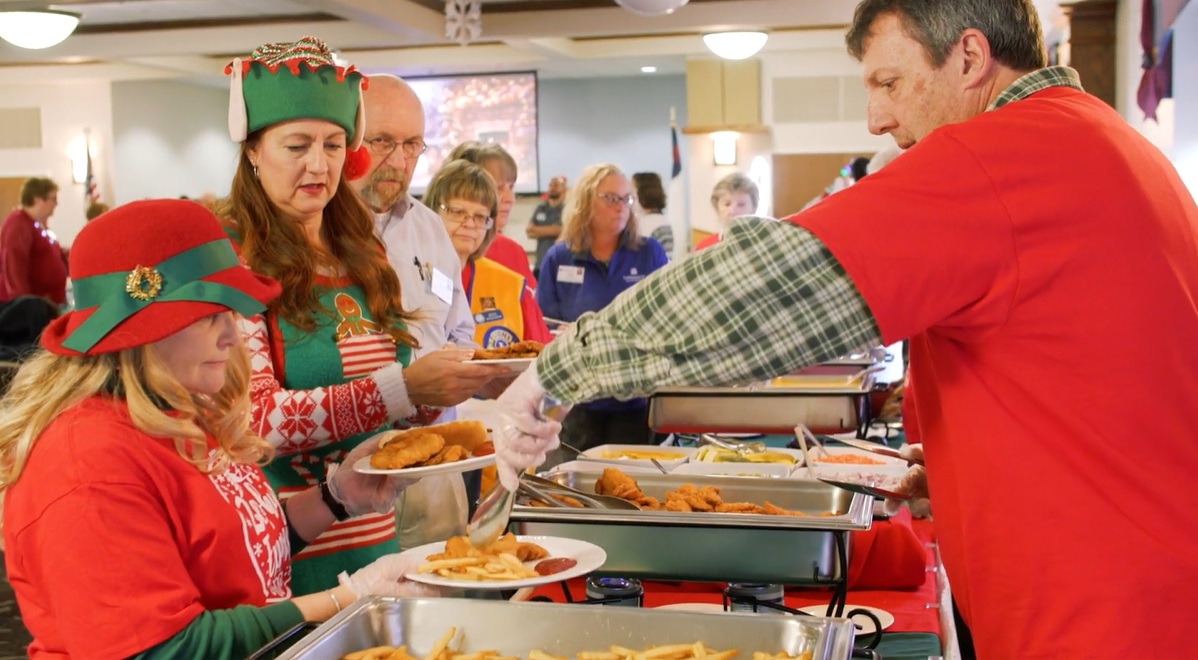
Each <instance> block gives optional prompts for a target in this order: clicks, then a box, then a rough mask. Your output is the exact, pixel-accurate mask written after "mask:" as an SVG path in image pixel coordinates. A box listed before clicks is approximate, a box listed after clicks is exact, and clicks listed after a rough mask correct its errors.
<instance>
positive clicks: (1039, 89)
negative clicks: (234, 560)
mask: <svg viewBox="0 0 1198 660" xmlns="http://www.w3.org/2000/svg"><path fill="white" fill-rule="evenodd" d="M847 42H848V46H849V51H850V53H851V54H852V55H854V56H855V57H857V58H859V59H860V60H861V61H862V64H863V65H864V79H865V84H866V88H867V92H868V99H869V105H868V116H869V126H870V130H871V131H873V132H874V133H878V134H889V135H891V136H892V137H894V138H895V141H896V142H897V143H898V144H899V146H902V147H906V148H907V151H906V152H905V153H904V154H903V155H902V156H900V157H898V158H897V159H895V160H894V161H893V162H891V163H890V164H889V165H887V166H886V168H885V169H883V170H882V171H881V172H878V173H876V174H873V175H870V176H869V177H866V178H865V179H864V180H863V181H861V182H860V183H859V184H857V185H855V186H853V187H851V188H848V189H847V190H844V191H841V192H839V193H837V194H835V195H832V196H831V197H829V198H828V199H826V200H824V201H823V202H821V203H819V204H817V205H815V206H813V207H812V208H811V209H809V210H807V211H805V212H803V213H800V214H798V215H796V216H794V217H792V218H789V222H780V223H774V222H762V221H752V220H747V221H746V220H742V221H741V222H739V223H735V224H734V225H733V227H732V229H731V230H730V231H729V232H728V234H727V235H726V236H725V237H724V240H723V241H721V242H720V244H719V245H718V246H716V247H713V248H710V249H708V250H705V251H703V252H701V253H699V254H697V255H695V256H692V257H691V258H690V259H687V260H685V261H683V262H682V263H680V264H677V265H676V266H675V267H673V268H670V269H666V270H664V271H662V272H661V273H655V274H654V275H652V276H650V277H648V278H646V279H645V280H644V281H643V282H641V284H640V285H639V286H638V287H637V288H636V289H634V290H633V291H630V292H628V293H626V294H625V295H624V296H622V297H620V298H619V299H617V300H616V301H615V302H613V303H612V304H611V305H609V306H608V307H607V308H605V309H604V310H603V311H602V312H600V313H598V314H594V315H587V316H583V317H582V318H580V319H578V321H577V323H576V324H575V326H574V327H573V328H572V329H571V330H570V331H568V332H566V333H564V334H562V335H561V336H559V337H558V338H557V339H556V340H554V341H553V342H552V343H551V344H549V345H548V346H547V347H546V348H545V351H544V352H543V353H542V354H541V356H540V358H538V360H537V362H536V363H535V364H534V367H533V368H531V369H529V370H528V371H526V372H525V373H524V374H523V375H521V377H520V378H518V379H517V380H516V382H514V383H513V384H512V386H511V387H510V388H508V390H507V392H506V393H505V395H504V396H502V397H500V402H501V404H502V405H503V408H504V414H505V415H506V421H505V423H504V424H502V425H501V427H500V429H499V430H498V432H497V434H496V438H495V447H496V456H497V457H498V462H499V473H500V476H501V478H503V479H504V480H506V482H507V483H511V481H512V479H511V475H512V471H513V470H515V469H519V468H523V467H525V466H527V465H531V464H535V463H536V462H537V461H539V460H541V458H542V457H543V454H544V452H545V451H546V450H547V449H548V448H551V447H553V446H554V444H555V442H556V438H555V433H556V431H557V424H556V423H555V422H549V421H546V420H544V419H543V418H538V417H537V414H536V413H537V406H538V404H540V403H541V401H542V398H543V397H544V395H546V394H548V395H549V396H551V397H554V398H556V399H559V400H562V401H566V402H578V401H586V400H589V399H593V398H598V397H604V396H624V397H628V396H638V395H643V394H644V393H646V392H650V391H652V390H653V389H655V388H658V387H661V386H667V385H677V384H692V385H717V384H729V383H738V382H748V381H752V380H762V379H764V378H767V377H770V376H775V375H779V374H784V373H788V372H790V371H793V370H795V369H797V368H801V367H803V366H806V365H810V364H814V363H818V362H821V361H824V360H827V359H830V358H833V357H835V356H838V355H845V354H848V353H850V352H852V351H853V350H856V349H860V348H862V347H867V346H874V345H877V344H882V343H885V344H889V343H893V342H895V341H898V340H900V339H904V338H910V339H911V373H912V374H913V377H914V379H915V382H916V383H917V384H918V388H919V392H918V395H919V396H918V397H917V399H916V401H915V406H916V408H917V409H918V410H917V417H918V422H919V432H920V434H921V436H922V438H923V448H924V454H925V459H926V463H927V477H928V487H929V491H930V496H931V499H932V502H933V507H934V509H935V524H936V532H937V536H938V541H939V547H940V551H941V555H942V557H943V560H944V565H945V569H946V572H947V574H948V577H949V579H950V581H951V584H952V588H953V592H954V596H955V597H956V600H957V602H958V604H959V605H960V608H961V610H962V614H963V615H964V618H965V620H966V621H967V622H968V624H969V625H970V628H971V629H972V632H973V634H974V642H975V644H976V649H977V652H978V655H979V657H982V658H1001V659H1006V658H1166V657H1177V656H1178V654H1183V655H1184V654H1186V653H1187V651H1185V650H1184V649H1187V648H1189V647H1190V646H1192V644H1193V642H1192V640H1191V639H1190V633H1189V630H1190V618H1191V609H1192V608H1190V607H1187V606H1186V603H1187V602H1189V600H1190V598H1191V596H1192V594H1191V592H1192V591H1193V585H1195V584H1198V507H1194V506H1192V505H1191V504H1190V503H1189V502H1188V497H1187V494H1188V493H1189V492H1190V490H1191V489H1192V484H1193V482H1194V475H1195V474H1198V442H1195V440H1194V409H1195V405H1196V404H1198V378H1196V377H1195V375H1194V372H1195V369H1196V368H1198V205H1195V203H1194V199H1193V197H1192V196H1191V194H1190V192H1189V191H1187V190H1186V188H1185V185H1184V184H1183V183H1182V181H1181V179H1180V177H1179V176H1178V174H1177V171H1176V170H1175V169H1174V168H1173V166H1172V165H1171V164H1170V163H1169V161H1168V160H1167V159H1166V158H1165V156H1164V155H1163V154H1162V153H1161V152H1160V151H1159V150H1157V149H1156V148H1155V147H1153V146H1152V145H1151V144H1149V143H1148V142H1147V141H1146V140H1145V139H1143V137H1141V136H1140V135H1139V134H1137V133H1136V132H1135V131H1134V130H1133V129H1132V128H1131V127H1129V126H1128V125H1127V123H1126V122H1124V121H1123V120H1122V118H1120V117H1119V115H1118V114H1117V113H1116V112H1114V110H1112V109H1111V108H1110V107H1108V106H1106V105H1105V104H1103V103H1102V102H1101V101H1100V100H1098V99H1096V98H1094V97H1093V96H1090V95H1088V94H1086V93H1085V92H1084V91H1083V90H1082V89H1081V86H1080V83H1079V81H1078V77H1077V73H1076V72H1075V71H1073V70H1072V69H1068V68H1065V67H1047V66H1045V56H1044V50H1043V43H1042V37H1041V32H1040V26H1039V21H1038V19H1037V17H1036V9H1035V7H1034V6H1033V5H1032V3H1031V1H1030V0H953V1H952V2H928V1H927V0H865V1H864V2H862V3H861V4H860V5H859V6H858V7H857V11H856V15H855V16H854V20H853V24H852V26H851V28H850V30H849V32H848V36H847ZM695 301H701V302H702V304H696V302H695Z"/></svg>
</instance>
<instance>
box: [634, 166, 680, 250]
mask: <svg viewBox="0 0 1198 660" xmlns="http://www.w3.org/2000/svg"><path fill="white" fill-rule="evenodd" d="M632 186H633V187H634V188H635V189H636V209H634V211H635V212H636V223H637V226H638V227H639V228H640V232H641V236H647V237H650V238H652V239H653V240H655V241H657V242H658V243H661V249H663V250H665V251H666V256H667V257H669V258H671V259H672V258H674V256H675V255H674V228H673V227H671V226H670V220H669V219H668V218H666V216H665V213H664V211H665V209H666V191H665V188H663V187H662V185H661V177H660V176H658V174H657V172H637V173H636V174H633V175H632Z"/></svg>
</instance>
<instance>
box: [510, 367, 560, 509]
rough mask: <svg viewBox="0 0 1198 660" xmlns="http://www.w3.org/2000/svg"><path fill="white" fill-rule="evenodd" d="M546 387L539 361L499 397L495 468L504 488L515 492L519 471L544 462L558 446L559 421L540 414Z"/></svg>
mask: <svg viewBox="0 0 1198 660" xmlns="http://www.w3.org/2000/svg"><path fill="white" fill-rule="evenodd" d="M544 399H545V388H543V387H541V380H540V379H539V378H537V363H536V362H533V363H532V365H531V366H529V368H528V369H527V370H526V371H525V372H524V373H522V374H520V377H519V378H517V379H516V380H515V381H513V382H512V384H511V385H509V386H508V388H507V390H505V391H504V393H503V394H501V395H500V396H499V399H497V402H498V403H499V428H498V429H497V430H496V431H495V433H494V435H493V440H494V442H495V467H496V471H497V472H498V475H499V481H500V483H502V484H503V487H504V488H507V489H508V490H511V491H514V490H516V488H517V487H518V486H519V485H520V476H519V475H520V473H521V472H523V471H524V470H525V469H527V468H530V467H536V466H537V465H540V464H541V463H544V462H545V454H546V452H549V451H552V450H554V449H556V448H557V447H558V444H559V442H558V439H557V436H558V434H559V433H561V431H562V425H561V423H560V422H558V421H555V420H552V419H546V418H545V417H542V416H541V412H540V408H541V402H542V401H543V400H544Z"/></svg>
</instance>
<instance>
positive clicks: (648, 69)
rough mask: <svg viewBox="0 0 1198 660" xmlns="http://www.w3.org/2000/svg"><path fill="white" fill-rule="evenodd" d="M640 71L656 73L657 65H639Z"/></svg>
mask: <svg viewBox="0 0 1198 660" xmlns="http://www.w3.org/2000/svg"><path fill="white" fill-rule="evenodd" d="M641 73H657V67H655V66H643V67H641Z"/></svg>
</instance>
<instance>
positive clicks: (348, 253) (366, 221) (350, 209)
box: [218, 131, 419, 347]
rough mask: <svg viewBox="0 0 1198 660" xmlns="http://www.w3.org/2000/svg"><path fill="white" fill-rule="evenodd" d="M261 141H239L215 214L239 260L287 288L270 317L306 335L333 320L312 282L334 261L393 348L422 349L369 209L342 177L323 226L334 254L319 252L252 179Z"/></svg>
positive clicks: (254, 136)
mask: <svg viewBox="0 0 1198 660" xmlns="http://www.w3.org/2000/svg"><path fill="white" fill-rule="evenodd" d="M261 135H262V132H261V131H258V132H256V133H254V134H252V135H250V136H249V137H248V138H247V139H246V141H245V142H244V143H242V145H241V153H240V156H239V157H238V159H237V171H236V172H235V173H234V174H233V186H232V188H231V190H230V192H229V197H228V198H227V199H226V200H225V201H224V203H223V204H222V208H221V209H220V213H219V214H218V215H220V216H221V217H222V218H223V219H224V221H225V222H226V223H228V225H229V226H230V227H231V228H232V229H233V231H234V232H235V233H236V234H237V237H236V239H237V240H238V241H239V242H240V244H241V254H242V256H243V257H244V258H245V260H246V263H247V264H249V266H250V268H252V269H254V270H255V271H257V272H259V273H261V274H263V275H269V276H270V277H273V278H274V279H276V280H278V281H279V283H280V284H281V285H282V286H283V293H282V295H280V296H279V297H278V298H276V299H275V301H274V302H273V303H271V305H270V311H273V312H275V313H277V314H278V315H279V316H280V317H282V318H283V319H285V320H286V321H287V322H288V323H291V324H292V325H294V326H295V327H297V328H300V329H301V330H308V331H311V330H314V329H316V315H317V314H323V315H325V316H328V317H330V318H332V317H333V314H332V312H331V311H330V310H328V309H326V308H325V307H324V306H323V305H321V304H320V293H321V292H320V290H319V289H318V287H317V286H316V284H315V281H316V267H317V265H318V264H320V263H322V262H324V263H329V262H331V263H334V264H336V265H337V266H338V267H339V268H342V269H344V270H345V272H346V274H347V275H348V276H349V278H350V279H351V280H353V281H354V283H356V284H357V285H358V286H360V287H362V291H364V292H365V293H366V306H367V308H369V309H370V313H371V314H372V315H373V316H374V318H375V320H376V321H377V322H378V323H379V324H380V325H381V326H382V327H384V328H386V332H387V334H389V335H390V336H391V339H392V340H394V341H395V343H397V344H404V345H407V346H412V347H416V346H418V345H419V344H418V342H417V341H416V339H415V337H413V336H412V335H411V334H409V333H408V332H407V331H406V330H405V329H404V328H405V325H404V322H405V321H408V320H411V319H413V318H415V315H413V314H409V313H408V312H405V311H404V309H403V305H402V304H401V299H400V290H399V276H397V275H396V274H395V270H394V269H392V268H391V264H389V263H388V262H387V257H386V254H385V251H384V250H385V248H384V247H383V244H382V242H381V241H380V240H379V239H378V238H377V237H376V236H375V235H374V218H373V216H372V215H371V213H370V209H368V208H367V207H366V204H365V203H364V202H362V200H361V199H360V198H359V197H358V195H357V193H355V192H354V191H353V190H352V189H351V188H350V187H349V184H348V183H347V182H346V180H345V178H344V177H341V178H340V179H339V180H338V182H337V190H336V191H334V192H333V196H332V198H331V199H329V203H328V205H327V206H325V208H324V220H323V222H322V223H321V227H320V233H321V237H322V238H323V239H324V240H325V242H326V244H327V245H328V246H329V249H330V252H331V254H319V253H318V252H317V250H316V249H314V248H313V247H312V245H311V243H310V242H309V241H308V238H307V237H306V236H305V235H304V233H303V231H302V229H301V228H300V225H299V223H297V222H295V221H294V220H292V219H291V218H288V217H287V216H286V215H284V214H283V213H282V212H280V211H279V209H278V207H277V206H275V205H274V203H273V202H271V201H270V198H269V197H267V196H266V191H265V190H263V189H262V184H261V182H259V181H258V177H257V176H255V175H254V166H253V165H252V164H250V160H249V156H248V154H247V150H248V149H250V148H252V147H253V146H254V145H255V144H257V142H258V140H259V139H260V138H261Z"/></svg>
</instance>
